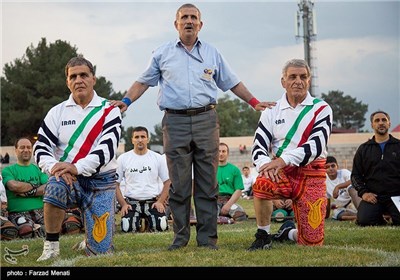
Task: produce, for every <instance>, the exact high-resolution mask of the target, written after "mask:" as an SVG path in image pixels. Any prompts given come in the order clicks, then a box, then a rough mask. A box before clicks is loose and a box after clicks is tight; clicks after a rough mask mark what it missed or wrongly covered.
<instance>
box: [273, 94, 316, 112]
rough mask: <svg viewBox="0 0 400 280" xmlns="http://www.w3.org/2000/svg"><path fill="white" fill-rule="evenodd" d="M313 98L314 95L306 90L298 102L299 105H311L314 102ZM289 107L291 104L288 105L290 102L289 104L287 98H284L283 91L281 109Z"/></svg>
mask: <svg viewBox="0 0 400 280" xmlns="http://www.w3.org/2000/svg"><path fill="white" fill-rule="evenodd" d="M313 100H314V97H312V96H311V94H310V93H309V92H307V96H306V98H305V99H304V100H303V101H302V102H301V103H300V105H301V106H306V105H313V104H314V103H313ZM290 107H291V106H290V104H289V102H288V101H287V98H286V93H284V94H283V95H282V103H281V108H282V109H287V108H290Z"/></svg>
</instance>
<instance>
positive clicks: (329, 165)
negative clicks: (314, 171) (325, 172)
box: [325, 163, 336, 169]
mask: <svg viewBox="0 0 400 280" xmlns="http://www.w3.org/2000/svg"><path fill="white" fill-rule="evenodd" d="M335 167H336V163H331V164H325V169H329V168H335Z"/></svg>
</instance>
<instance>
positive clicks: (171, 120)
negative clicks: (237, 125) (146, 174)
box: [162, 109, 219, 246]
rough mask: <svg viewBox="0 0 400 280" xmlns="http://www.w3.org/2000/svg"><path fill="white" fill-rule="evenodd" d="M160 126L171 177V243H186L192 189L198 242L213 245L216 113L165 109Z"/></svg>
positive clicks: (215, 182)
mask: <svg viewBox="0 0 400 280" xmlns="http://www.w3.org/2000/svg"><path fill="white" fill-rule="evenodd" d="M162 129H163V141H164V152H165V154H166V158H167V164H168V170H169V176H170V180H171V188H170V191H169V206H170V208H171V213H172V217H173V231H174V240H173V245H176V246H186V245H187V243H188V242H189V239H190V208H191V197H192V189H193V200H194V205H195V209H196V217H197V225H196V232H197V236H196V241H197V245H198V246H206V245H208V244H213V245H215V244H216V243H217V239H218V235H217V215H218V207H217V195H218V184H217V179H216V178H217V176H216V175H217V168H218V149H219V119H218V115H217V112H216V111H215V109H212V110H209V111H207V112H203V113H200V114H198V115H194V116H188V115H181V114H172V113H167V112H166V113H165V114H164V117H163V120H162ZM192 168H193V171H192ZM192 172H193V173H192ZM192 174H193V175H192ZM192 178H193V188H192Z"/></svg>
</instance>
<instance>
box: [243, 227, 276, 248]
mask: <svg viewBox="0 0 400 280" xmlns="http://www.w3.org/2000/svg"><path fill="white" fill-rule="evenodd" d="M254 236H255V237H256V240H254V242H253V243H252V244H251V246H250V248H248V249H247V251H255V250H267V249H271V247H272V237H271V235H270V234H268V232H266V231H265V230H262V229H257V232H256V234H255V235H254Z"/></svg>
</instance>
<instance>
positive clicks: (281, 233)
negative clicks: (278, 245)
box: [273, 220, 296, 242]
mask: <svg viewBox="0 0 400 280" xmlns="http://www.w3.org/2000/svg"><path fill="white" fill-rule="evenodd" d="M295 228H296V225H295V224H294V222H293V221H291V220H287V221H286V222H284V223H283V224H282V225H281V227H280V228H279V230H278V232H277V233H276V234H275V235H274V237H273V238H274V241H278V242H283V241H287V240H289V231H290V230H291V229H295Z"/></svg>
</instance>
